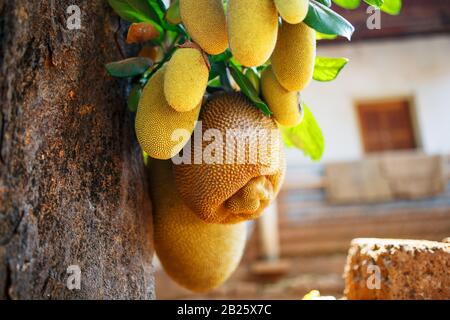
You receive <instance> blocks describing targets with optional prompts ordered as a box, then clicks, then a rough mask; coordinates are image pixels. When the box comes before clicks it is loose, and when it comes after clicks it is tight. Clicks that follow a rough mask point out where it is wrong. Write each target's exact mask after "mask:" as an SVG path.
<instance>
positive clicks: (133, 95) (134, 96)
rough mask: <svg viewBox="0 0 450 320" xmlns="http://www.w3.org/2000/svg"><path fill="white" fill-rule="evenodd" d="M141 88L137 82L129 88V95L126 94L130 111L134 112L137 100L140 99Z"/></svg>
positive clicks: (137, 103)
mask: <svg viewBox="0 0 450 320" xmlns="http://www.w3.org/2000/svg"><path fill="white" fill-rule="evenodd" d="M141 94H142V88H141V86H140V85H139V84H135V85H134V86H133V88H132V89H131V92H130V95H129V96H128V101H127V102H128V110H130V111H131V112H136V111H137V108H138V105H139V100H140V99H141Z"/></svg>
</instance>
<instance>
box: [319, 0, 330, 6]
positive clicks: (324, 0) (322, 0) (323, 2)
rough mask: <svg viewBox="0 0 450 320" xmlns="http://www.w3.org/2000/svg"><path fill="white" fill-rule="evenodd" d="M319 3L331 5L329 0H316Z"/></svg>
mask: <svg viewBox="0 0 450 320" xmlns="http://www.w3.org/2000/svg"><path fill="white" fill-rule="evenodd" d="M317 1H318V2H320V3H321V4H324V5H326V6H327V7H328V8H329V7H331V0H317Z"/></svg>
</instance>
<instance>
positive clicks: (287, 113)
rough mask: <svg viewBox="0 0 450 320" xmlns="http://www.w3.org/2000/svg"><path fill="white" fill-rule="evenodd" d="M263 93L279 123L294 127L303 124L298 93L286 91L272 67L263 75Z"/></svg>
mask: <svg viewBox="0 0 450 320" xmlns="http://www.w3.org/2000/svg"><path fill="white" fill-rule="evenodd" d="M261 91H262V95H263V97H264V100H265V101H266V102H267V104H268V105H269V109H270V111H272V112H273V117H274V118H275V120H276V121H277V122H278V123H280V124H282V125H284V126H288V127H293V126H296V125H298V124H299V123H300V122H301V120H302V114H301V112H300V108H299V101H298V93H297V92H294V91H287V90H286V89H284V88H283V87H282V86H281V84H280V83H279V82H278V80H277V78H276V77H275V74H274V73H273V70H272V67H268V68H267V69H265V70H264V71H263V73H262V75H261Z"/></svg>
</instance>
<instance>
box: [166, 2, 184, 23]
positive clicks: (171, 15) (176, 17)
mask: <svg viewBox="0 0 450 320" xmlns="http://www.w3.org/2000/svg"><path fill="white" fill-rule="evenodd" d="M165 18H166V21H167V22H169V23H170V24H180V23H181V14H180V0H175V1H173V2H172V3H171V4H170V7H169V9H167V11H166V15H165Z"/></svg>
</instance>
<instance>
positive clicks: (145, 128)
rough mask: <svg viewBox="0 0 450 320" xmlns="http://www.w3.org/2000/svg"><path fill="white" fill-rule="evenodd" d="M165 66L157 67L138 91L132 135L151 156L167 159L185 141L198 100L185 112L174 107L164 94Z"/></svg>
mask: <svg viewBox="0 0 450 320" xmlns="http://www.w3.org/2000/svg"><path fill="white" fill-rule="evenodd" d="M164 73H165V67H163V68H161V69H160V70H158V71H157V72H156V73H155V74H154V75H153V76H152V77H151V78H150V80H149V81H148V83H147V85H146V86H145V87H144V89H143V91H142V95H141V98H140V100H139V106H138V109H137V113H136V123H135V129H136V136H137V139H138V141H139V144H140V145H141V147H142V149H143V150H144V151H145V152H146V153H148V155H149V156H150V157H152V158H156V159H170V158H172V157H173V156H174V155H176V154H177V153H178V152H180V150H181V149H182V148H183V147H184V145H185V144H186V142H187V141H189V138H190V135H191V133H192V131H193V130H194V127H195V124H196V121H197V119H198V115H199V113H200V107H201V104H199V105H198V106H197V107H196V108H195V109H193V110H191V111H189V112H183V113H181V112H178V111H175V109H173V108H172V107H171V106H170V105H169V104H168V103H167V101H166V98H165V97H164Z"/></svg>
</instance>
